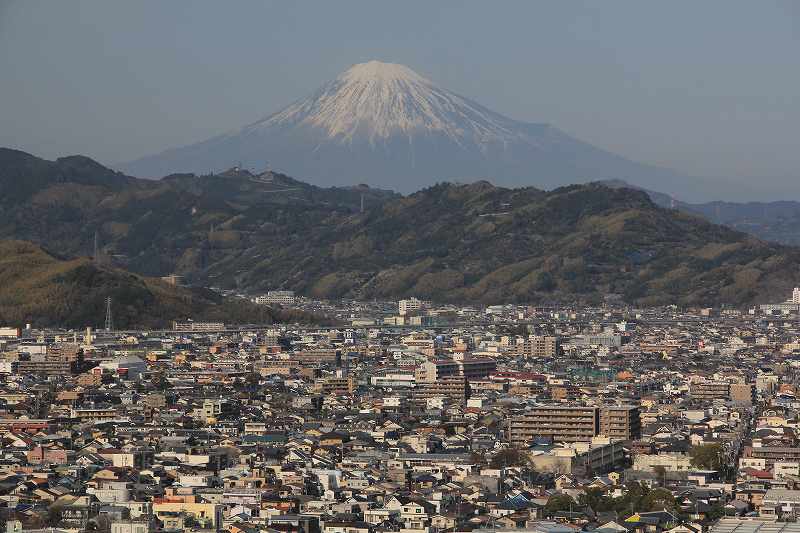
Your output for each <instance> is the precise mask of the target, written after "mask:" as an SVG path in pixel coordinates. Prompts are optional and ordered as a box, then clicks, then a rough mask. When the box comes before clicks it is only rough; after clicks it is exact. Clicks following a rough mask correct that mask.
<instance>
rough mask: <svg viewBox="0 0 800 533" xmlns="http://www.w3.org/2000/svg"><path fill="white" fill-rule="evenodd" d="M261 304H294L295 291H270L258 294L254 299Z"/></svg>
mask: <svg viewBox="0 0 800 533" xmlns="http://www.w3.org/2000/svg"><path fill="white" fill-rule="evenodd" d="M253 301H254V302H255V303H257V304H259V305H270V304H279V305H294V302H295V296H294V291H268V292H267V294H265V295H262V296H257V297H256V298H255V299H254V300H253Z"/></svg>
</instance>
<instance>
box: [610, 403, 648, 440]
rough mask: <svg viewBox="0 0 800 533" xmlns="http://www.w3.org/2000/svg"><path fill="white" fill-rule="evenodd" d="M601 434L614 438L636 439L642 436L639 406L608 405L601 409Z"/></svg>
mask: <svg viewBox="0 0 800 533" xmlns="http://www.w3.org/2000/svg"><path fill="white" fill-rule="evenodd" d="M600 435H604V436H606V437H608V438H610V439H612V440H636V439H639V438H641V436H642V422H641V419H640V411H639V407H637V406H635V405H607V406H604V407H603V408H602V409H601V410H600Z"/></svg>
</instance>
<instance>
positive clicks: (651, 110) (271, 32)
mask: <svg viewBox="0 0 800 533" xmlns="http://www.w3.org/2000/svg"><path fill="white" fill-rule="evenodd" d="M799 44H800V3H797V2H794V1H793V0H786V1H770V0H760V1H752V0H748V1H737V0H716V1H711V0H704V1H697V0H685V1H680V0H679V1H674V0H673V1H669V2H643V1H641V0H630V1H616V0H611V1H602V2H598V1H587V2H579V1H563V0H552V1H544V0H540V1H529V0H523V1H518V2H511V1H503V2H486V1H481V2H468V1H461V0H459V1H443V0H436V1H431V0H425V1H418V2H417V1H410V0H403V1H395V2H376V1H371V0H370V1H359V2H356V1H346V0H337V1H327V0H326V1H322V0H321V1H317V2H302V1H294V0H292V1H284V2H268V1H244V0H242V1H234V2H228V1H225V2H221V1H218V0H215V1H199V0H192V1H189V0H185V1H179V0H170V1H165V0H156V1H146V0H136V1H122V0H120V1H115V0H96V1H89V0H86V1H78V0H76V1H57V0H51V1H39V0H0V72H1V73H2V76H0V98H2V100H0V102H2V103H0V146H12V147H16V148H20V149H23V150H26V151H29V152H32V153H34V154H36V155H40V156H44V157H48V158H52V157H56V156H60V155H66V154H74V153H81V154H86V155H90V156H93V157H95V158H97V159H99V160H100V161H102V162H106V163H114V162H121V161H127V160H130V159H134V158H137V157H140V156H143V155H148V154H150V153H153V152H159V151H161V150H163V149H165V148H168V147H172V146H178V145H184V144H189V143H192V142H195V141H199V140H203V139H205V138H208V137H210V136H212V135H215V134H217V133H221V132H223V131H226V130H229V129H232V128H237V127H239V126H241V125H243V124H245V123H249V122H252V121H254V120H256V119H258V118H261V117H263V116H266V115H268V114H270V113H272V112H273V111H276V110H278V109H279V108H281V107H283V106H285V105H287V104H288V103H290V102H292V101H293V100H295V99H297V98H299V97H301V96H304V95H306V94H308V93H310V92H312V91H313V90H314V89H315V88H317V86H319V85H321V84H322V83H323V82H325V81H327V80H329V79H331V78H333V77H335V76H336V74H337V73H339V72H340V71H342V70H344V69H346V68H347V67H348V66H350V65H351V64H353V63H359V62H363V61H367V60H370V59H379V60H383V61H391V62H398V63H403V64H406V65H408V66H410V67H411V68H413V69H414V70H417V71H418V72H420V73H421V74H423V75H425V76H426V77H428V78H430V79H432V80H433V81H435V82H437V83H438V84H440V85H442V86H444V87H446V88H449V89H451V90H453V91H455V92H457V93H460V94H462V95H464V96H467V97H469V98H472V99H473V100H476V101H478V102H480V103H482V104H484V105H486V106H487V107H489V108H491V109H494V110H496V111H499V112H501V113H503V114H506V115H508V116H510V117H513V118H516V119H520V120H528V121H533V122H549V123H552V124H554V125H556V126H558V127H559V128H561V129H563V130H565V131H566V132H568V133H570V134H572V135H574V136H576V137H578V138H580V139H582V140H586V141H589V142H591V143H593V144H595V145H598V146H600V147H602V148H606V149H609V150H611V151H614V152H617V153H619V154H622V155H625V156H627V157H629V158H631V159H635V160H639V161H642V162H647V163H653V164H658V165H662V166H668V167H672V168H674V169H677V170H680V171H682V172H685V173H688V174H692V175H699V176H710V177H726V178H729V179H734V180H743V179H747V178H758V179H759V183H760V184H764V190H765V191H766V190H772V189H773V187H777V185H776V184H778V183H783V184H787V183H795V184H796V182H797V181H798V178H800V171H799V170H800V135H798V131H797V130H798V124H800V46H798V45H799ZM776 190H777V189H776ZM794 190H800V188H794ZM770 194H771V193H770ZM721 196H722V195H721ZM793 199H797V200H800V197H798V198H793Z"/></svg>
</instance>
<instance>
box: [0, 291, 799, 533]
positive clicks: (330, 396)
mask: <svg viewBox="0 0 800 533" xmlns="http://www.w3.org/2000/svg"><path fill="white" fill-rule="evenodd" d="M792 298H793V299H790V300H789V301H787V302H785V303H781V304H773V305H764V306H761V307H759V308H753V309H751V310H749V311H744V312H740V311H735V310H731V309H719V308H704V309H678V308H676V307H663V308H649V309H635V308H631V307H627V306H623V305H613V304H611V303H609V304H608V305H606V306H602V307H596V308H577V307H576V308H569V307H544V306H543V307H532V306H518V305H497V306H488V307H487V306H474V307H469V306H455V305H436V304H434V303H431V302H426V301H422V300H418V299H416V298H410V299H406V300H401V301H399V302H379V301H370V302H360V301H352V300H348V301H316V300H310V299H307V298H300V297H295V295H294V294H293V293H291V292H290V291H272V292H269V293H266V294H263V295H261V296H258V297H255V298H253V301H254V304H255V305H282V306H285V307H286V308H290V307H291V308H293V309H297V310H303V311H307V312H312V313H317V314H325V315H326V316H329V317H331V318H332V320H333V321H334V322H335V323H336V324H337V325H334V326H327V327H319V326H309V325H297V324H273V325H269V326H259V327H256V326H235V325H230V324H225V323H222V322H197V321H191V320H185V321H180V322H175V323H173V327H172V328H171V329H169V330H149V331H145V330H131V331H120V330H114V329H113V326H112V328H108V329H106V328H99V329H98V328H95V329H92V328H87V329H86V330H80V331H78V330H57V329H51V330H37V329H34V328H31V327H23V328H17V327H5V328H2V329H0V338H1V339H2V340H0V354H1V355H2V359H1V360H0V372H2V390H0V446H1V449H2V451H0V516H1V517H2V520H3V522H4V523H5V527H6V530H7V531H8V533H18V532H28V531H44V530H47V531H52V532H58V531H76V532H77V531H99V532H108V533H149V532H154V531H209V532H222V531H227V532H229V533H255V532H273V531H274V532H285V533H379V532H398V533H443V532H462V531H463V532H467V531H479V532H481V533H496V532H506V531H508V532H512V531H514V532H541V533H570V532H574V531H579V530H583V531H598V532H600V533H621V532H624V531H632V532H641V533H660V532H662V531H664V532H674V533H701V532H705V531H712V532H715V533H729V532H732V531H748V532H755V531H759V530H761V529H764V532H767V531H770V532H772V531H777V532H780V531H783V530H784V529H785V530H786V531H787V532H788V531H794V530H793V529H792V528H793V527H794V526H793V524H792V522H794V521H795V519H796V515H797V514H798V513H800V486H798V485H800V443H799V442H798V434H797V431H796V428H797V427H798V416H797V414H798V405H800V404H799V403H798V401H797V399H796V395H797V385H798V373H797V370H798V368H799V367H800V325H798V321H797V319H798V310H800V291H797V290H796V291H795V293H794V294H793V295H792ZM107 325H109V324H107Z"/></svg>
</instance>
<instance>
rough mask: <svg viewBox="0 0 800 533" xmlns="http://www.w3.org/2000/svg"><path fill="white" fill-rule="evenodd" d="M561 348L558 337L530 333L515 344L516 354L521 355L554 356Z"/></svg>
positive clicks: (534, 356) (535, 356)
mask: <svg viewBox="0 0 800 533" xmlns="http://www.w3.org/2000/svg"><path fill="white" fill-rule="evenodd" d="M560 349H561V342H560V340H559V339H558V337H551V336H542V335H531V336H529V337H528V338H527V339H525V340H524V341H523V342H522V344H520V345H517V354H518V355H521V356H523V357H533V358H544V357H555V356H556V354H558V351H559V350H560Z"/></svg>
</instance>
